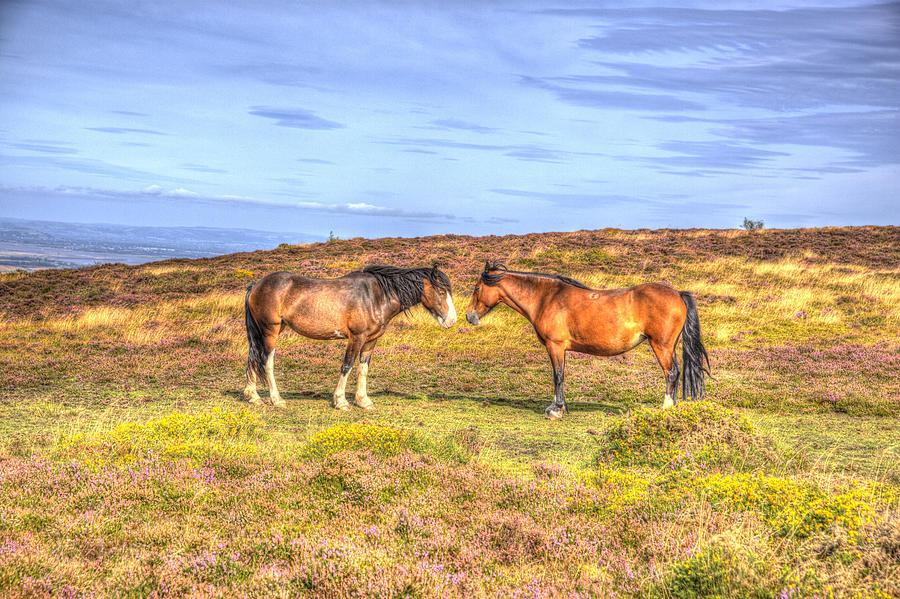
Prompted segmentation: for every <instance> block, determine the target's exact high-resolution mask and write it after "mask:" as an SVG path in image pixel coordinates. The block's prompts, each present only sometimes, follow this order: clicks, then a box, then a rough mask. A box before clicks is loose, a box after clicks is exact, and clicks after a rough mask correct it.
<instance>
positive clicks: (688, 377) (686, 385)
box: [680, 291, 709, 400]
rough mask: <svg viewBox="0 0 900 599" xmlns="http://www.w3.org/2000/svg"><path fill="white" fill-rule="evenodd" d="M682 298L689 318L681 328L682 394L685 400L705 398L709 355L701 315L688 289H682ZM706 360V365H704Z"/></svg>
mask: <svg viewBox="0 0 900 599" xmlns="http://www.w3.org/2000/svg"><path fill="white" fill-rule="evenodd" d="M680 294H681V299H682V300H683V301H684V305H685V306H687V318H686V319H685V321H684V328H683V329H681V347H682V354H681V359H682V363H683V365H684V378H682V379H681V396H682V398H683V399H684V400H687V398H688V397H690V398H691V399H693V400H697V399H703V396H704V395H705V394H706V388H705V386H704V379H705V378H706V377H707V376H709V355H707V353H706V348H705V347H703V341H702V340H701V339H700V315H699V314H698V313H697V304H696V303H694V298H693V296H691V294H690V293H689V292H687V291H682V292H681V293H680ZM704 362H705V363H706V365H705V366H704Z"/></svg>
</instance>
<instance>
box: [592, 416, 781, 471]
mask: <svg viewBox="0 0 900 599" xmlns="http://www.w3.org/2000/svg"><path fill="white" fill-rule="evenodd" d="M598 458H599V461H600V462H607V463H611V464H615V465H618V466H635V465H648V466H656V467H663V468H668V469H670V470H679V469H683V468H698V469H701V470H705V469H727V470H733V469H738V470H740V469H743V468H758V467H773V466H775V465H780V464H783V463H784V457H783V456H782V455H780V454H779V452H778V450H777V449H776V447H775V444H774V443H773V442H772V441H771V440H770V439H767V438H765V437H763V436H761V435H759V434H757V432H756V429H755V428H754V427H753V425H752V424H750V423H749V422H748V421H747V420H746V419H745V418H744V417H742V416H740V415H739V414H735V413H733V412H730V411H728V410H726V409H724V408H722V407H720V406H717V405H715V404H711V403H708V402H682V403H681V404H679V405H678V406H676V407H674V408H670V409H667V410H663V409H645V408H642V409H639V410H635V411H633V412H631V413H630V414H629V415H628V416H626V417H625V418H623V419H621V420H619V421H617V422H616V423H615V424H613V425H612V426H611V427H610V428H609V429H607V431H606V433H605V435H604V436H603V438H602V440H601V444H600V451H599V454H598Z"/></svg>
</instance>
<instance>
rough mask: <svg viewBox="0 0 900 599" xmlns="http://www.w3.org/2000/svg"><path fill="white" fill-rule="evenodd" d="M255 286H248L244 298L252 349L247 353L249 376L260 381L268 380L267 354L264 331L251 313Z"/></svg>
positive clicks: (245, 318)
mask: <svg viewBox="0 0 900 599" xmlns="http://www.w3.org/2000/svg"><path fill="white" fill-rule="evenodd" d="M252 290H253V284H252V283H251V284H250V285H248V286H247V296H246V297H245V298H244V320H245V321H246V322H247V341H248V343H249V344H250V349H249V351H248V353H247V374H248V375H249V374H250V371H251V370H252V371H253V372H255V373H256V376H257V377H259V379H260V380H263V381H264V380H266V352H265V349H264V347H263V336H262V331H260V330H259V325H257V324H256V319H255V318H253V314H251V313H250V292H251V291H252Z"/></svg>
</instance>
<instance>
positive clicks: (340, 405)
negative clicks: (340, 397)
mask: <svg viewBox="0 0 900 599" xmlns="http://www.w3.org/2000/svg"><path fill="white" fill-rule="evenodd" d="M334 409H335V410H340V411H341V412H349V411H350V404H348V403H347V400H346V399H345V400H344V401H336V402H334Z"/></svg>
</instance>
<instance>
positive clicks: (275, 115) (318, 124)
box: [249, 106, 344, 129]
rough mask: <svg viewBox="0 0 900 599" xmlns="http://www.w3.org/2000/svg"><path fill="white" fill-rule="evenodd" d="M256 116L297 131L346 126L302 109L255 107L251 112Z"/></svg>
mask: <svg viewBox="0 0 900 599" xmlns="http://www.w3.org/2000/svg"><path fill="white" fill-rule="evenodd" d="M249 113H250V114H252V115H254V116H260V117H263V118H265V119H272V120H274V121H275V124H276V125H278V126H279V127H293V128H296V129H342V128H343V127H344V125H342V124H341V123H336V122H334V121H329V120H327V119H323V118H321V117H318V116H316V115H315V113H313V112H312V111H310V110H304V109H302V108H269V107H267V106H254V107H253V109H252V110H250V111H249Z"/></svg>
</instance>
